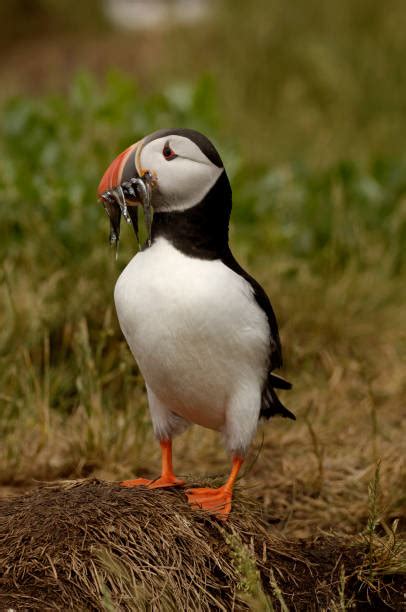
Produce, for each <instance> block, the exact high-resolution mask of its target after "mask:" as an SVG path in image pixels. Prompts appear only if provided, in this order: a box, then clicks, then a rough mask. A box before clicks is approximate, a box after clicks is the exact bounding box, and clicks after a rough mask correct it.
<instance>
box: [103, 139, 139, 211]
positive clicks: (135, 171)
mask: <svg viewBox="0 0 406 612" xmlns="http://www.w3.org/2000/svg"><path fill="white" fill-rule="evenodd" d="M143 142H144V141H143V140H139V141H138V142H136V143H135V144H133V145H131V146H130V147H128V149H126V150H125V151H123V152H122V153H120V155H118V156H117V157H116V159H114V160H113V161H112V162H111V164H110V166H109V167H108V168H107V170H106V172H105V173H104V174H103V177H102V180H101V181H100V183H99V187H98V189H97V195H98V196H99V198H102V199H104V198H103V195H104V194H105V193H106V192H111V191H114V190H115V189H117V187H119V186H120V185H121V184H122V183H125V182H128V181H130V180H131V179H132V178H141V177H142V176H143V175H144V174H145V172H143V171H142V168H141V164H140V154H141V150H142V145H143Z"/></svg>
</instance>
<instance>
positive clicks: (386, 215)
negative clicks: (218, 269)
mask: <svg viewBox="0 0 406 612" xmlns="http://www.w3.org/2000/svg"><path fill="white" fill-rule="evenodd" d="M216 108H217V100H216V88H215V86H214V82H213V81H212V80H211V79H209V78H207V77H206V78H203V79H201V80H200V81H199V82H198V83H197V84H196V85H194V86H186V85H183V86H177V87H174V86H172V87H169V88H167V89H166V90H165V91H163V92H162V93H160V94H159V95H158V94H149V95H145V94H142V93H141V92H140V91H139V90H138V89H137V87H136V85H134V82H133V81H132V80H130V79H127V78H125V77H123V76H121V75H120V74H118V73H111V74H110V75H109V77H108V78H107V79H106V81H105V83H104V84H103V85H98V84H97V83H96V82H95V81H94V80H93V78H91V77H90V75H88V74H81V75H80V76H78V78H77V79H76V80H75V82H74V83H73V84H72V86H71V88H70V90H69V92H68V93H67V94H66V95H47V96H44V97H42V98H38V99H33V98H30V97H26V96H21V97H18V98H15V99H13V100H10V101H8V102H7V103H6V104H5V106H4V108H3V110H2V121H1V124H2V128H1V144H0V147H1V149H0V158H1V159H0V188H1V190H2V193H3V197H2V221H3V223H2V239H1V244H0V253H1V256H2V259H4V258H7V259H8V260H9V261H12V260H15V261H17V262H18V261H19V262H24V265H27V266H30V267H31V266H33V267H34V268H35V269H37V270H41V269H44V270H45V269H47V271H49V268H50V267H53V268H55V269H56V268H58V266H64V267H66V266H68V267H69V266H70V265H73V263H74V262H81V265H82V266H83V261H84V260H85V261H86V258H87V257H89V255H90V254H91V252H92V250H93V249H94V248H95V247H96V245H100V244H101V243H103V242H104V239H105V235H104V234H105V232H106V231H107V220H106V219H105V218H104V213H103V211H102V209H101V207H100V206H99V205H97V203H96V198H95V190H96V187H97V184H98V181H99V179H100V176H101V174H102V173H103V170H104V169H105V168H106V167H107V165H108V163H109V162H110V160H111V159H112V158H113V157H114V156H115V155H116V154H118V153H119V152H120V151H121V150H123V149H124V148H125V147H126V146H128V145H129V144H130V143H132V142H135V141H136V140H137V139H138V138H140V137H142V136H143V135H145V134H147V133H149V132H151V131H152V130H154V129H157V128H159V127H162V126H171V125H173V126H193V127H194V128H196V129H200V130H202V131H204V132H206V133H207V134H209V135H210V136H211V137H212V138H213V139H214V141H215V142H217V144H218V146H219V149H220V151H221V153H222V155H223V158H224V162H225V165H226V168H227V170H228V172H229V175H230V179H231V182H232V185H233V188H234V201H235V206H234V214H233V224H234V230H233V238H234V239H235V240H236V241H237V243H238V245H239V247H240V248H241V249H243V250H244V252H245V253H246V256H247V257H249V258H253V259H255V258H256V257H258V256H260V255H265V256H266V257H267V258H269V260H271V259H272V258H280V257H281V256H282V255H283V256H284V257H285V258H286V259H287V260H289V268H290V270H291V271H294V269H295V265H298V264H299V262H300V265H302V264H303V262H307V263H308V265H309V266H310V267H311V268H312V269H314V270H317V272H318V273H322V274H323V273H328V274H331V273H332V272H334V270H335V269H342V268H343V267H345V266H346V265H352V266H354V265H356V266H358V267H359V268H360V269H362V268H363V267H369V266H376V268H377V269H378V268H380V267H382V266H383V267H384V269H385V273H387V274H396V273H397V272H399V271H400V270H401V269H402V266H403V264H404V257H405V255H404V248H403V245H404V240H405V232H406V229H405V201H406V200H405V197H406V162H405V160H404V159H390V158H386V159H385V158H382V159H380V158H376V159H375V160H373V161H372V162H371V163H369V164H366V163H364V164H362V163H358V164H357V163H356V162H354V161H351V160H346V161H342V162H338V163H335V164H332V165H331V166H330V167H328V168H326V169H319V170H316V169H314V168H310V167H307V166H306V165H305V164H304V163H303V162H302V163H298V162H293V163H291V164H285V165H280V166H274V167H272V166H271V167H268V166H266V165H265V164H258V163H257V164H253V163H252V162H250V160H249V159H247V158H246V156H245V155H244V152H243V151H241V149H240V150H239V143H238V142H237V141H235V142H232V141H231V140H230V139H229V140H228V141H227V143H226V144H223V143H222V142H220V140H219V138H218V137H217V134H218V118H217V115H216ZM123 242H124V245H123V248H124V249H125V252H124V254H125V257H126V258H128V256H129V253H130V251H131V249H133V248H134V243H133V241H131V246H130V245H129V241H128V240H126V239H125V240H124V241H123ZM82 274H85V272H84V268H83V269H82Z"/></svg>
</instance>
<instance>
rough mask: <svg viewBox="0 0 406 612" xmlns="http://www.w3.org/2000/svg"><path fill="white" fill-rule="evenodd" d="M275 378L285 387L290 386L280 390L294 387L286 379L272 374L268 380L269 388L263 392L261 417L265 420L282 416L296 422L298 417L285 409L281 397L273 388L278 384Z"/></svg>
mask: <svg viewBox="0 0 406 612" xmlns="http://www.w3.org/2000/svg"><path fill="white" fill-rule="evenodd" d="M275 378H277V379H278V382H279V381H283V383H284V384H285V385H289V386H284V387H282V386H280V387H277V388H278V389H290V388H291V387H292V385H291V384H290V383H288V381H287V380H285V379H284V378H280V377H279V376H276V375H275V374H271V375H270V377H269V379H268V383H267V386H266V387H265V389H264V390H263V392H262V406H261V412H260V414H259V416H260V417H263V418H265V419H270V418H271V417H273V416H282V417H285V418H287V419H293V420H294V421H296V417H295V415H294V414H293V412H291V411H290V410H288V409H287V408H285V406H284V405H283V404H282V402H281V401H280V399H279V397H278V396H277V395H276V393H275V389H274V388H273V387H272V386H271V385H274V386H275V387H276V384H275V383H274V379H275ZM279 384H281V383H279Z"/></svg>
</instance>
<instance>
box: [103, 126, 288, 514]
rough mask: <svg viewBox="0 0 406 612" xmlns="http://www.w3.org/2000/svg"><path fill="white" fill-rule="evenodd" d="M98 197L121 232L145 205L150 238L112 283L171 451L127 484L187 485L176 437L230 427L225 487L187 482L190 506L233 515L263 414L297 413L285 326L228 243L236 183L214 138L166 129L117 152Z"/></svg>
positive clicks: (114, 234)
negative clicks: (282, 371)
mask: <svg viewBox="0 0 406 612" xmlns="http://www.w3.org/2000/svg"><path fill="white" fill-rule="evenodd" d="M98 197H99V200H101V201H102V202H103V203H104V205H105V208H106V211H107V213H108V215H109V217H110V225H111V233H110V240H111V242H113V243H114V242H118V239H119V233H120V219H121V217H122V216H124V217H125V218H126V220H127V221H128V222H132V224H133V227H134V230H135V232H136V235H137V237H138V217H137V212H138V211H137V208H138V210H139V209H140V205H142V206H144V211H145V219H146V223H147V225H149V228H148V232H149V235H148V240H147V241H146V243H145V244H144V245H143V247H142V248H141V249H140V250H139V251H138V253H137V254H136V255H135V256H134V257H133V258H132V259H131V261H130V262H129V263H128V265H127V266H126V267H125V268H124V270H123V271H122V273H121V274H120V276H119V277H118V280H117V282H116V285H115V289H114V301H115V307H116V311H117V317H118V321H119V324H120V327H121V330H122V332H123V334H124V337H125V339H126V341H127V343H128V346H129V348H130V350H131V352H132V354H133V356H134V358H135V360H136V362H137V364H138V366H139V370H140V372H141V374H142V376H143V378H144V381H145V386H146V392H147V397H148V404H149V410H150V415H151V419H152V425H153V430H154V434H155V436H156V438H157V440H158V441H159V444H160V447H161V454H162V469H161V474H160V476H159V477H158V478H156V479H153V480H149V479H146V478H134V479H131V480H125V481H124V482H122V483H121V485H122V486H124V487H138V486H146V487H148V488H151V489H155V488H160V487H181V486H184V485H185V482H184V481H183V480H182V479H180V478H178V477H177V476H176V475H175V473H174V469H173V463H172V440H173V438H174V437H175V436H177V435H178V434H180V433H181V432H183V431H185V430H186V429H187V428H188V427H189V426H190V425H191V424H196V425H200V426H201V427H205V428H209V429H213V430H216V431H218V432H221V434H222V435H223V439H224V443H225V446H226V448H227V450H228V451H229V453H230V455H231V460H232V467H231V471H230V474H229V477H228V478H227V480H226V482H225V484H223V485H222V486H220V487H217V488H211V487H195V488H187V489H186V490H185V493H186V496H187V500H188V502H189V504H190V505H191V506H192V508H195V509H203V510H206V511H208V512H209V513H211V514H214V515H216V516H217V517H219V518H220V519H223V520H226V519H227V517H228V515H229V513H230V510H231V505H232V495H233V487H234V484H235V482H236V479H237V476H238V473H239V471H240V469H241V466H242V464H243V462H244V458H245V457H246V454H247V451H248V449H249V447H250V444H251V441H252V439H253V436H254V434H255V432H256V429H257V426H258V422H259V421H260V420H261V419H263V418H265V419H269V418H271V417H273V416H277V415H279V416H282V417H287V418H290V419H295V416H294V414H293V413H292V412H291V411H290V410H288V409H287V408H286V407H285V406H284V405H283V404H282V402H281V401H280V399H279V397H278V395H277V391H279V390H288V389H290V388H291V386H292V385H291V383H290V382H288V381H287V380H285V379H284V378H283V377H282V376H280V375H278V374H276V373H275V372H274V370H277V369H278V368H280V367H281V366H282V348H281V341H280V337H279V332H278V324H277V320H276V317H275V313H274V310H273V308H272V305H271V302H270V300H269V298H268V296H267V294H266V293H265V291H264V289H263V288H262V287H261V285H260V284H259V283H258V282H257V281H256V280H255V279H254V278H253V277H252V276H251V275H250V274H248V273H247V272H246V271H245V270H244V269H243V268H242V267H241V266H240V264H239V263H238V262H237V260H236V259H235V257H234V255H233V254H232V252H231V249H230V245H229V222H230V215H231V208H232V190H231V186H230V182H229V179H228V177H227V173H226V170H225V168H224V165H223V162H222V160H221V157H220V155H219V153H218V151H217V149H216V148H215V146H214V145H213V144H212V142H211V141H210V140H209V139H208V138H207V137H206V136H205V135H204V134H202V133H200V132H198V131H196V130H193V129H186V128H181V129H163V130H158V131H156V132H154V133H152V134H150V135H148V136H146V137H145V138H142V139H141V140H139V141H138V142H136V143H135V144H132V145H131V146H129V147H128V148H127V149H126V150H125V151H124V152H123V153H121V154H120V155H118V157H116V158H115V159H114V160H113V162H112V163H111V164H110V165H109V167H108V168H107V170H106V172H105V173H104V175H103V177H102V179H101V181H100V184H99V187H98Z"/></svg>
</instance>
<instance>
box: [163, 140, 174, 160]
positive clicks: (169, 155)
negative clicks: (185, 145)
mask: <svg viewBox="0 0 406 612" xmlns="http://www.w3.org/2000/svg"><path fill="white" fill-rule="evenodd" d="M162 155H163V156H164V157H165V159H166V160H167V161H170V160H171V159H174V158H175V157H177V155H176V153H175V151H173V149H171V147H170V146H169V142H166V143H165V145H164V148H163V149H162Z"/></svg>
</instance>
